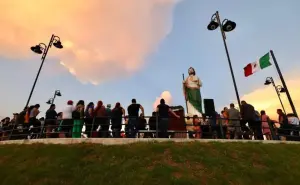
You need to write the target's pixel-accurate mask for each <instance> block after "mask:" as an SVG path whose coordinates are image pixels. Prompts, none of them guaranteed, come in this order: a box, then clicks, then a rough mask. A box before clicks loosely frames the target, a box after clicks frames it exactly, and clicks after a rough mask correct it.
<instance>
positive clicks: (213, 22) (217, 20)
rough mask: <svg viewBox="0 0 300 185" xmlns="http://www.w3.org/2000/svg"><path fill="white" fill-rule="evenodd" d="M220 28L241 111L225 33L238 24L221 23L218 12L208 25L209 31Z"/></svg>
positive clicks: (225, 21)
mask: <svg viewBox="0 0 300 185" xmlns="http://www.w3.org/2000/svg"><path fill="white" fill-rule="evenodd" d="M218 27H220V30H221V34H222V38H223V43H224V47H225V51H226V55H227V60H228V64H229V68H230V72H231V77H232V81H233V85H234V90H235V94H236V98H237V101H238V104H239V107H240V109H241V101H240V96H239V92H238V88H237V85H236V81H235V77H234V73H233V69H232V65H231V60H230V56H229V52H228V48H227V44H226V34H225V32H230V31H232V30H234V29H235V27H236V23H235V22H233V21H230V20H228V19H224V20H223V21H222V23H221V20H220V15H219V12H218V11H217V12H216V13H214V14H213V15H212V17H211V21H210V23H209V24H208V26H207V29H208V30H210V31H213V30H215V29H217V28H218Z"/></svg>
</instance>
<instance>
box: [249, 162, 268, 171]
mask: <svg viewBox="0 0 300 185" xmlns="http://www.w3.org/2000/svg"><path fill="white" fill-rule="evenodd" d="M252 166H253V167H254V168H258V169H265V168H266V166H265V165H264V164H262V163H259V162H257V161H253V163H252Z"/></svg>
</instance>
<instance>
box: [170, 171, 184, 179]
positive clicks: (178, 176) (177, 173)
mask: <svg viewBox="0 0 300 185" xmlns="http://www.w3.org/2000/svg"><path fill="white" fill-rule="evenodd" d="M172 176H173V177H175V178H176V179H180V178H181V177H182V174H181V173H180V172H174V173H172Z"/></svg>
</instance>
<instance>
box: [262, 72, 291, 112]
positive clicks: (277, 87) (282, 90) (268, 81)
mask: <svg viewBox="0 0 300 185" xmlns="http://www.w3.org/2000/svg"><path fill="white" fill-rule="evenodd" d="M270 84H272V85H273V87H274V88H275V91H276V93H277V96H278V99H279V101H280V104H281V107H282V110H283V112H284V113H286V112H285V108H284V106H283V103H282V100H281V97H280V93H285V92H286V90H285V88H284V87H282V86H281V85H276V84H275V82H274V80H273V78H272V77H267V78H266V81H265V85H270Z"/></svg>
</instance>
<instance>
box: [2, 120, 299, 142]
mask: <svg viewBox="0 0 300 185" xmlns="http://www.w3.org/2000/svg"><path fill="white" fill-rule="evenodd" d="M144 118H149V121H148V123H147V122H145V121H141V118H139V117H129V118H128V117H122V118H118V119H116V118H114V117H95V118H84V119H65V120H56V119H47V120H44V121H39V120H31V122H30V123H19V124H13V125H8V126H4V127H3V128H2V129H1V130H0V140H15V139H35V138H62V137H69V138H70V137H73V138H81V137H89V138H109V137H113V138H135V137H151V138H174V137H181V138H198V139H201V138H206V139H252V138H254V139H257V140H263V139H264V136H265V137H266V138H268V139H272V140H279V139H281V138H283V137H285V138H287V140H299V141H300V136H299V133H300V127H299V126H296V125H290V124H289V125H281V127H280V128H276V127H275V126H274V125H275V123H274V122H270V123H269V126H268V127H262V126H261V125H262V122H261V121H252V123H246V122H245V121H244V120H239V119H224V118H214V119H212V118H199V120H200V122H199V124H198V125H195V124H194V122H193V119H194V118H189V117H182V118H180V119H177V118H173V117H171V118H159V117H153V116H152V117H149V116H148V117H146V116H145V117H144ZM123 120H124V121H123ZM175 123H176V124H177V125H176V124H175ZM175 127H177V129H176V128H175ZM170 128H171V129H170ZM172 128H174V129H172ZM268 130H269V132H268Z"/></svg>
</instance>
